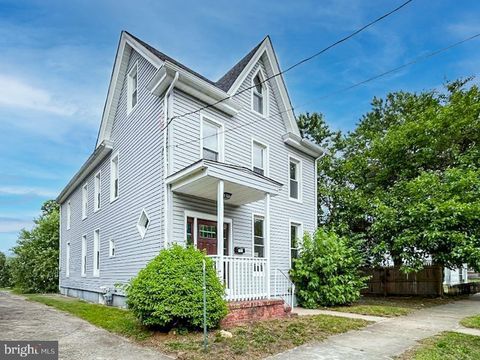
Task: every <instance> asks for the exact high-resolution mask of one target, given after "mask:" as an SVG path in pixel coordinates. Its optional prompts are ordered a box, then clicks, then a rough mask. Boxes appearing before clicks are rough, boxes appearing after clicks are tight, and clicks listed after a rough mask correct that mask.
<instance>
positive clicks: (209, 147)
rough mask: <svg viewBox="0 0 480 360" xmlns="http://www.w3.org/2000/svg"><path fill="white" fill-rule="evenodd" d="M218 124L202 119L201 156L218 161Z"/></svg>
mask: <svg viewBox="0 0 480 360" xmlns="http://www.w3.org/2000/svg"><path fill="white" fill-rule="evenodd" d="M219 132H220V126H219V125H218V124H215V123H214V122H212V121H210V120H207V119H202V158H203V159H206V160H214V161H220V160H221V159H220V151H221V148H220V134H219Z"/></svg>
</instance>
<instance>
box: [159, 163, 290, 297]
mask: <svg viewBox="0 0 480 360" xmlns="http://www.w3.org/2000/svg"><path fill="white" fill-rule="evenodd" d="M167 185H168V186H169V193H170V199H171V200H170V201H173V194H175V195H176V197H177V198H178V197H180V198H182V199H183V202H182V204H181V205H179V204H178V203H176V204H177V208H178V207H180V208H184V224H185V233H184V239H185V241H186V242H187V243H189V244H191V245H194V246H196V247H197V248H199V249H202V250H204V251H206V253H207V255H208V256H210V257H211V258H212V260H213V262H214V264H215V268H216V270H217V272H218V276H219V278H220V279H221V280H222V281H223V283H224V284H225V289H226V299H227V300H228V301H234V302H238V301H252V300H265V299H272V298H281V299H283V300H285V302H287V301H288V304H289V305H290V306H291V304H292V299H293V296H292V295H293V292H292V291H293V288H292V286H291V284H290V282H289V279H288V276H285V274H284V273H285V272H281V271H280V270H278V269H272V267H271V256H270V254H271V240H270V232H271V229H270V226H271V225H270V222H271V221H270V216H271V215H270V214H271V211H270V201H271V200H270V199H271V197H273V196H276V195H278V193H279V192H280V189H281V187H282V184H280V183H278V182H276V181H274V180H272V179H270V178H268V177H265V176H263V175H260V174H257V173H255V172H254V171H252V170H250V169H247V168H244V167H241V166H234V165H228V164H224V163H220V162H216V161H210V160H200V161H198V162H196V163H194V164H192V165H191V166H189V167H187V168H185V169H183V170H181V171H179V172H177V173H175V174H173V175H171V176H170V177H168V178H167ZM202 199H204V200H207V201H206V202H202ZM259 201H263V205H261V208H262V209H261V210H258V211H257V212H259V214H258V216H257V215H256V214H253V213H252V212H251V210H249V211H250V212H248V214H247V213H245V211H244V208H242V206H243V205H247V204H251V203H256V202H259ZM200 205H201V206H200ZM207 205H208V208H209V210H208V212H209V213H201V212H199V211H198V210H197V208H199V207H202V208H205V207H207ZM258 205H259V204H258ZM225 207H227V210H228V211H227V212H228V214H227V215H228V216H225V212H226V209H225ZM256 208H258V206H256ZM239 209H240V210H239ZM232 214H233V215H232ZM233 217H235V219H233ZM247 218H248V219H247ZM234 221H236V222H238V223H242V222H243V223H244V224H245V223H246V224H247V226H248V230H247V229H246V226H245V225H244V226H243V227H242V228H239V225H238V223H237V228H236V230H237V231H234V230H233V222H234ZM177 222H178V220H177ZM170 224H171V222H170ZM250 226H251V228H250ZM247 231H248V232H247ZM249 235H250V236H249ZM177 236H178V235H177ZM247 237H248V238H247ZM169 238H174V237H171V236H170V237H169Z"/></svg>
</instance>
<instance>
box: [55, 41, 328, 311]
mask: <svg viewBox="0 0 480 360" xmlns="http://www.w3.org/2000/svg"><path fill="white" fill-rule="evenodd" d="M279 71H280V69H279V65H278V62H277V58H276V55H275V52H274V50H273V48H272V44H271V42H270V39H269V38H268V37H266V38H265V39H264V40H263V41H262V42H261V43H260V44H258V45H257V46H256V47H255V48H254V49H253V50H252V51H251V52H250V53H248V54H247V55H246V56H245V57H244V58H243V59H242V60H241V61H240V62H239V63H237V64H236V65H235V66H234V67H233V68H232V69H231V70H230V71H228V72H227V73H226V74H225V75H224V76H223V77H222V78H221V79H220V80H218V81H217V82H213V81H211V80H209V79H207V78H205V77H203V76H201V75H199V74H198V73H196V72H194V71H192V70H190V69H189V68H187V67H186V66H184V65H182V64H180V63H178V62H177V61H175V60H174V59H172V58H170V57H168V56H167V55H165V54H163V53H161V52H159V51H157V50H156V49H154V48H153V47H151V46H149V45H148V44H146V43H144V42H143V41H141V40H139V39H137V38H136V37H134V36H132V35H130V34H129V33H127V32H122V35H121V39H120V43H119V46H118V50H117V55H116V58H115V64H114V68H113V73H112V77H111V82H110V86H109V90H108V95H107V100H106V104H105V108H104V113H103V116H102V121H101V125H100V131H99V134H98V141H97V145H96V149H95V151H94V152H93V154H92V155H91V156H90V157H89V158H88V160H87V161H86V162H85V164H84V165H83V166H82V167H81V169H80V170H79V171H78V172H77V174H75V176H74V177H73V179H72V180H71V181H70V182H69V184H68V185H67V186H66V187H65V189H64V190H63V191H62V192H61V194H60V195H59V197H58V199H57V201H58V202H59V203H60V204H61V225H60V290H61V292H62V293H63V294H68V295H70V296H77V297H81V298H84V299H87V300H90V301H100V302H102V301H103V296H102V294H103V293H104V291H105V289H111V288H113V287H114V286H115V284H118V283H126V282H127V281H128V280H129V279H131V278H132V277H134V276H135V275H136V274H137V273H138V271H139V270H140V269H142V268H143V267H145V265H146V264H147V263H148V262H149V260H151V259H152V258H154V257H155V256H156V255H157V254H158V253H159V251H160V250H162V249H164V248H166V247H168V246H169V245H170V244H172V243H178V244H182V245H185V244H187V243H191V244H193V245H194V246H196V247H198V248H200V249H204V250H205V251H206V252H207V254H208V255H210V256H212V257H213V258H214V260H215V263H216V267H217V271H218V273H219V276H220V277H221V279H224V281H225V284H226V288H227V299H228V300H252V299H265V298H272V297H278V296H282V297H283V296H285V295H286V293H287V292H288V289H289V281H288V279H287V276H288V275H287V274H288V270H289V269H290V264H291V257H292V255H293V256H295V254H296V252H297V249H296V248H297V244H298V242H297V240H298V238H300V237H301V236H302V235H303V233H304V232H313V231H314V229H315V227H316V208H317V204H316V201H317V199H316V183H317V180H316V171H315V169H316V159H317V158H318V157H319V156H320V155H321V149H320V148H319V147H318V146H316V145H314V144H312V143H310V142H308V141H306V140H305V139H302V137H301V135H300V132H299V130H298V128H297V124H296V121H295V117H294V114H293V112H292V111H291V109H290V108H291V104H290V99H289V96H288V92H287V89H286V87H285V83H284V79H283V78H282V76H275V77H272V75H274V74H277V73H279ZM270 77H272V78H270ZM266 79H268V81H265V80H266ZM264 81H265V82H264ZM250 88H251V89H250ZM237 92H240V94H239V95H238V96H234V97H230V96H231V95H233V94H235V93H237ZM229 97H230V98H229ZM225 98H228V99H227V100H224V99H225ZM207 104H212V106H209V107H208V108H204V107H205V105H207ZM167 123H168V126H167ZM288 302H291V299H290V300H288ZM123 303H124V298H123V296H121V294H120V295H116V296H114V304H116V305H123Z"/></svg>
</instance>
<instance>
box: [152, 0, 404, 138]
mask: <svg viewBox="0 0 480 360" xmlns="http://www.w3.org/2000/svg"><path fill="white" fill-rule="evenodd" d="M412 1H413V0H408V1H405V2H404V3H403V4H401V5H400V6H398V7H396V8H395V9H393V10H391V11H389V12H387V13H386V14H383V15H382V16H380V17H378V18H376V19H375V20H373V21H371V22H369V23H368V24H366V25H364V26H362V27H361V28H359V29H357V30H355V31H354V32H352V33H351V34H349V35H347V36H345V37H343V38H341V39H340V40H337V41H335V42H334V43H333V44H330V45H329V46H327V47H325V48H323V49H322V50H320V51H318V52H316V53H315V54H313V55H311V56H309V57H307V58H305V59H302V60H300V61H298V62H297V63H295V64H293V65H291V66H289V67H288V68H286V69H285V70H283V71H280V72H278V73H277V74H273V75H272V76H270V77H267V78H266V79H264V80H262V81H260V83H259V84H263V83H265V82H267V81H269V80H271V79H273V78H275V77H277V76H280V75H283V74H285V73H286V72H288V71H290V70H292V69H294V68H296V67H297V66H299V65H301V64H304V63H306V62H307V61H310V60H312V59H314V58H316V57H317V56H319V55H321V54H323V53H325V52H327V51H328V50H330V49H331V48H333V47H335V46H337V45H340V44H341V43H343V42H345V41H347V40H349V39H351V38H352V37H354V36H355V35H358V34H359V33H361V32H362V31H364V30H366V29H367V28H369V27H371V26H373V25H374V24H376V23H378V22H380V21H381V20H383V19H385V18H387V17H388V16H390V15H392V14H394V13H396V12H397V11H399V10H400V9H402V8H403V7H405V6H407V5H408V4H409V3H411V2H412ZM254 87H255V85H251V86H249V87H247V88H245V89H243V90H241V91H237V92H236V93H234V94H232V95H231V96H227V97H225V98H222V99H220V100H218V101H216V102H214V103H212V104H207V105H204V106H202V107H200V108H199V109H197V110H194V111H189V112H186V113H183V114H180V115H175V116H172V117H171V118H170V120H168V121H167V123H166V125H165V126H164V127H163V128H162V129H161V131H163V130H165V129H166V128H167V127H168V126H169V125H170V123H171V122H172V121H173V120H175V119H179V118H182V117H185V116H188V115H193V114H196V113H198V112H200V111H202V110H205V109H208V108H211V107H213V106H215V105H218V104H220V103H221V102H224V101H226V100H228V99H231V98H233V97H235V96H238V95H240V94H243V93H244V92H246V91H248V90H251V89H253V88H254Z"/></svg>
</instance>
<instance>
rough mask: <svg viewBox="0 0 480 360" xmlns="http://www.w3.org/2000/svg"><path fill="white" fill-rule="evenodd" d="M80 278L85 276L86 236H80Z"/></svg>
mask: <svg viewBox="0 0 480 360" xmlns="http://www.w3.org/2000/svg"><path fill="white" fill-rule="evenodd" d="M81 263H82V270H81V274H82V276H87V235H83V236H82V259H81Z"/></svg>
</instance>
